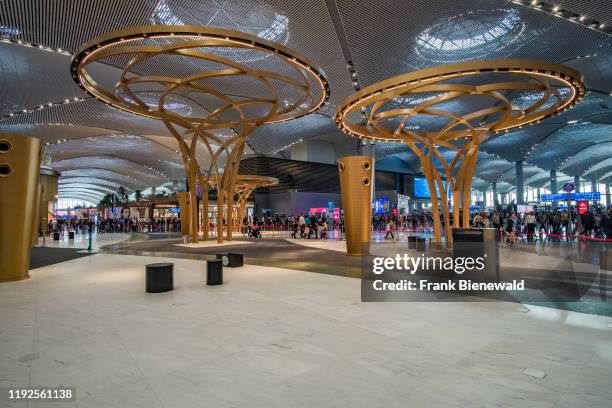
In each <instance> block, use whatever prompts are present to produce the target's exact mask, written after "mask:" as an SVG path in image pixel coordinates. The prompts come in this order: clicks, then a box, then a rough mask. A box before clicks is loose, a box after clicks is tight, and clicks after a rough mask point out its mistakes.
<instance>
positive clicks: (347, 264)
mask: <svg viewBox="0 0 612 408" xmlns="http://www.w3.org/2000/svg"><path fill="white" fill-rule="evenodd" d="M396 238H397V240H384V233H374V239H373V242H372V245H371V246H372V250H373V253H377V254H380V255H385V256H394V255H395V254H397V253H405V252H406V253H408V254H409V255H411V256H419V254H418V253H416V252H415V251H408V250H407V243H406V237H405V235H403V233H401V234H400V235H399V236H397V237H396ZM181 242H182V240H181V239H180V238H179V237H177V236H176V235H171V234H136V235H135V236H134V237H133V238H132V239H130V240H127V241H123V242H120V243H118V244H115V245H111V246H109V247H106V248H105V249H103V251H104V252H107V253H115V254H125V255H144V256H159V257H178V258H184V259H198V260H204V259H208V258H211V257H213V256H214V255H215V254H217V253H220V252H239V253H242V254H244V256H245V262H246V263H247V264H251V265H263V266H272V267H279V268H287V269H297V270H303V271H310V272H318V273H325V274H332V275H339V276H345V277H353V278H360V277H361V276H362V271H361V266H362V265H361V259H360V258H359V257H350V256H347V255H346V254H345V253H344V250H345V241H341V240H320V239H319V240H317V239H281V238H278V237H271V236H267V237H264V238H261V239H251V240H249V241H246V242H251V243H252V244H253V245H240V244H239V242H245V238H240V241H239V242H236V243H235V244H232V243H231V242H225V243H224V245H223V246H221V247H219V246H217V245H216V244H215V243H214V242H213V241H209V242H206V243H202V244H200V243H199V244H198V247H184V246H177V245H176V244H179V243H181ZM593 245H594V246H595V245H597V244H593ZM586 252H588V251H586ZM591 252H593V251H591ZM597 253H598V252H597ZM553 254H554V252H552V253H551V255H542V254H537V253H535V252H528V251H523V250H521V249H517V248H509V247H506V246H504V245H501V246H500V264H501V271H502V278H504V279H505V278H508V279H509V281H511V280H512V279H525V280H526V282H528V287H529V289H530V290H527V291H524V292H522V293H520V296H518V297H516V296H513V298H514V299H515V301H517V302H520V303H528V304H532V305H539V306H548V307H552V308H561V309H567V310H572V311H579V312H585V313H593V314H599V315H604V316H612V303H611V302H610V301H609V299H610V296H611V295H612V276H610V275H611V274H610V272H609V271H608V272H606V271H600V270H599V267H598V265H593V263H585V262H582V261H580V260H576V259H575V258H574V257H568V259H564V258H559V257H556V256H554V255H553ZM449 255H450V254H449ZM590 260H591V261H594V260H596V261H597V262H596V263H598V259H597V258H596V257H594V258H591V259H590ZM504 299H510V298H509V297H504Z"/></svg>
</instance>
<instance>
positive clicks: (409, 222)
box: [48, 207, 612, 244]
mask: <svg viewBox="0 0 612 408" xmlns="http://www.w3.org/2000/svg"><path fill="white" fill-rule="evenodd" d="M451 217H452V213H451ZM451 222H452V221H451ZM433 223H434V222H433V215H432V213H431V212H428V211H418V212H413V213H411V214H409V215H401V216H399V217H392V216H389V215H379V214H376V215H373V217H372V228H373V230H375V231H380V232H385V239H395V234H394V231H398V230H400V231H408V232H431V231H432V230H433ZM441 223H442V225H443V224H444V219H443V217H441ZM223 225H224V227H225V220H224V221H223ZM471 226H473V227H477V228H497V229H500V230H501V231H503V233H504V235H505V239H506V242H507V243H509V244H513V243H515V242H516V241H517V240H518V239H525V240H526V241H527V242H533V241H535V240H538V239H542V238H543V237H544V236H549V237H552V238H572V237H575V236H578V235H582V236H586V237H592V238H599V239H612V207H610V208H608V209H607V210H605V209H598V208H595V209H594V210H593V209H591V210H589V211H587V212H586V213H584V214H582V215H580V216H579V215H578V214H577V213H576V212H575V211H567V210H558V209H553V210H550V209H548V210H545V209H538V210H535V211H529V212H527V213H519V212H516V211H514V209H513V208H512V207H508V208H507V209H499V210H489V211H479V212H475V213H473V214H472V217H471ZM209 228H210V231H211V232H214V231H215V230H216V219H211V220H210V225H209ZM237 228H240V229H241V230H242V232H244V233H245V234H247V235H248V236H249V237H253V238H259V237H261V236H262V231H264V230H273V231H287V232H288V233H289V236H290V237H291V238H295V239H298V238H301V239H328V238H334V237H341V236H342V233H343V232H344V219H343V218H342V217H340V218H338V219H335V218H333V217H331V216H329V215H328V214H317V215H313V214H300V215H290V216H287V215H284V214H283V215H273V216H254V217H248V218H245V219H244V220H243V222H242V225H241V226H237ZM48 229H49V230H48V233H50V234H51V233H53V232H61V233H67V232H68V231H76V232H83V233H85V232H87V231H88V230H89V229H91V230H92V231H95V232H98V233H113V232H123V233H129V232H168V233H180V232H181V223H180V219H179V218H176V217H173V218H159V219H153V220H143V219H137V218H117V219H99V220H98V221H97V222H95V223H94V222H92V221H91V220H89V219H74V218H72V219H63V220H54V221H52V222H50V223H49V226H48ZM330 231H337V232H338V233H337V234H333V235H332V236H331V237H330Z"/></svg>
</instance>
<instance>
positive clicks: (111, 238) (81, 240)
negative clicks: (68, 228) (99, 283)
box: [38, 233, 132, 252]
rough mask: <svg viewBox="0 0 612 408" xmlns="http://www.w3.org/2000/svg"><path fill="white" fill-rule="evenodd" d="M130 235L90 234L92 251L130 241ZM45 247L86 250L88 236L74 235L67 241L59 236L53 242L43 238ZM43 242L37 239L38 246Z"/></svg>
mask: <svg viewBox="0 0 612 408" xmlns="http://www.w3.org/2000/svg"><path fill="white" fill-rule="evenodd" d="M131 236H132V235H131V234H124V233H112V234H92V235H91V237H92V250H93V251H94V252H96V251H98V250H99V249H100V248H101V247H103V246H105V245H112V244H116V243H119V242H122V241H125V240H128V239H130V237H131ZM44 242H45V244H44V246H45V247H48V248H79V249H87V247H88V246H89V236H88V235H87V234H77V233H75V234H74V239H68V234H63V235H61V236H60V240H59V241H53V239H52V238H51V239H49V237H46V238H45V241H44ZM42 244H43V240H42V238H39V239H38V245H39V246H42Z"/></svg>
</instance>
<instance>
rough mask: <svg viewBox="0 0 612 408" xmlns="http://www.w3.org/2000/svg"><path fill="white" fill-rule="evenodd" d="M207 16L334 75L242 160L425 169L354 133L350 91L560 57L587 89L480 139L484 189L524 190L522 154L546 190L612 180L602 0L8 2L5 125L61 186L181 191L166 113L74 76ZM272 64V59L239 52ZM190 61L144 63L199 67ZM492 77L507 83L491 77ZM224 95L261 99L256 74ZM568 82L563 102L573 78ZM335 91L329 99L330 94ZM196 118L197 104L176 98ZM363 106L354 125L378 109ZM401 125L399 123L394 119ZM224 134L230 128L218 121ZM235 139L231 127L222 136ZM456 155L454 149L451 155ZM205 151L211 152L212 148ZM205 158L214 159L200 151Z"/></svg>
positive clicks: (479, 182)
mask: <svg viewBox="0 0 612 408" xmlns="http://www.w3.org/2000/svg"><path fill="white" fill-rule="evenodd" d="M156 24H157V25H171V26H191V25H193V26H209V27H213V28H214V27H217V28H223V29H229V30H236V31H241V32H244V33H247V34H251V35H253V36H255V37H258V38H260V39H262V40H267V41H272V42H275V43H277V44H280V45H281V46H283V47H287V48H288V49H292V50H295V51H297V52H299V53H300V54H302V55H304V56H306V57H307V58H308V59H310V60H312V61H315V62H316V63H317V64H318V66H319V67H320V69H321V71H322V72H323V74H324V76H325V78H326V79H327V81H328V83H329V89H327V90H326V92H328V95H326V96H325V103H324V104H323V105H321V106H319V107H318V109H316V111H314V112H312V113H309V114H307V115H305V116H302V117H300V118H298V119H295V120H291V121H287V122H282V123H272V124H266V125H263V126H260V127H258V128H257V129H256V130H255V131H254V132H253V134H252V135H251V136H250V137H249V139H248V146H247V148H246V149H245V152H244V157H249V156H250V155H254V154H263V155H270V156H273V157H283V158H289V157H291V153H290V151H291V149H293V148H295V146H297V145H299V144H300V143H308V142H309V141H310V140H322V141H325V142H327V144H328V145H329V146H330V148H331V149H334V150H335V152H336V153H337V155H340V154H341V153H343V154H346V153H348V154H351V153H354V152H355V150H356V148H357V143H367V144H370V143H373V149H374V154H375V157H376V160H377V165H380V166H384V167H385V168H391V169H393V168H396V169H397V170H398V171H408V172H411V173H418V172H420V171H421V170H420V164H419V160H418V158H417V156H416V155H414V154H413V153H412V152H411V151H410V150H409V149H408V147H406V145H405V144H403V143H395V142H393V141H389V140H381V141H357V142H356V139H353V138H350V137H349V136H347V135H345V134H344V133H342V132H341V131H340V130H339V129H338V128H337V127H336V124H335V121H334V120H335V115H336V112H337V110H338V108H339V107H340V106H341V103H342V101H343V100H345V99H346V98H348V97H349V96H350V95H352V94H353V93H355V92H356V91H359V90H360V89H363V88H367V87H368V86H370V85H373V84H375V83H377V82H379V81H382V80H385V79H388V78H392V77H395V76H398V75H402V74H407V73H410V72H413V71H417V70H422V69H426V68H432V67H437V66H440V65H445V64H456V63H464V62H468V61H477V60H494V59H536V60H543V61H548V62H551V63H556V64H562V65H564V66H566V67H569V68H572V69H574V70H575V71H577V72H579V73H580V74H581V75H582V81H583V82H584V84H585V86H586V90H585V95H584V97H583V99H582V100H581V101H580V102H579V103H578V104H577V105H575V106H573V107H572V108H571V109H567V110H565V111H563V112H562V113H560V114H558V115H555V116H551V117H547V118H545V119H543V120H541V121H539V122H537V123H534V124H531V125H528V126H523V127H520V128H513V129H508V130H507V131H500V132H497V133H495V134H493V135H492V136H491V137H490V138H488V139H487V140H486V141H485V142H484V143H482V145H481V147H480V152H479V155H478V160H477V165H476V170H475V179H474V183H473V187H474V188H475V189H479V190H485V189H487V188H489V187H490V185H491V183H493V182H496V183H497V190H498V192H500V193H504V192H508V191H512V190H513V189H514V185H513V183H514V178H515V173H514V169H515V162H517V161H522V162H523V163H524V170H523V171H524V177H525V183H526V185H530V186H533V187H544V188H548V187H549V181H550V171H551V170H556V171H557V182H558V185H562V184H563V182H564V181H569V180H573V179H574V177H581V178H582V179H583V180H587V181H589V182H590V181H594V180H597V181H599V182H602V183H610V182H612V7H609V4H606V2H602V1H599V0H585V1H572V0H558V1H556V2H552V1H548V2H539V1H531V0H530V1H505V0H504V1H502V0H459V1H457V0H453V1H450V0H432V1H428V2H422V1H416V0H412V1H404V2H399V1H391V0H377V1H371V2H358V1H353V0H292V1H283V0H270V1H258V0H257V1H256V0H241V1H223V2H202V1H197V0H138V1H137V0H122V1H82V0H62V1H59V0H56V1H51V0H37V1H34V0H31V1H26V0H4V1H2V2H0V56H1V58H0V72H1V74H2V75H1V76H0V78H1V79H0V81H1V82H0V132H12V133H20V134H24V135H32V136H35V137H38V138H40V139H41V140H42V141H43V143H44V144H45V163H46V164H47V165H49V166H51V167H53V168H54V169H56V170H58V171H60V172H61V173H62V178H61V181H60V196H61V197H64V198H76V199H81V200H85V201H89V202H93V203H96V202H97V201H99V200H100V199H101V198H102V197H103V196H104V195H105V194H107V193H109V192H115V191H117V190H118V189H119V187H124V188H125V189H126V191H127V192H128V193H132V192H134V191H136V190H145V189H146V188H148V187H157V188H159V189H161V190H164V189H167V190H171V189H172V188H173V187H175V186H176V181H177V180H184V178H185V171H184V168H183V163H182V159H181V156H180V153H179V147H178V145H177V143H176V141H175V139H174V138H173V137H172V135H171V134H170V133H169V131H168V130H167V128H166V127H165V126H164V124H163V123H161V121H159V120H156V119H154V118H150V117H146V116H142V115H134V114H132V113H129V112H125V111H121V110H118V109H116V108H114V107H112V106H109V105H107V104H105V103H103V102H101V101H100V100H98V99H96V98H93V97H91V96H90V95H89V94H87V93H86V92H84V91H83V90H82V89H81V88H80V87H79V86H77V84H76V83H75V82H74V81H73V78H72V72H71V59H72V58H73V56H74V54H75V53H76V52H77V50H79V49H80V48H81V47H82V46H83V45H84V44H86V43H88V42H89V41H91V40H92V39H93V38H95V37H97V36H100V35H104V34H106V33H109V32H113V31H117V30H123V29H129V28H133V27H136V26H144V25H156ZM233 57H236V58H238V59H240V58H242V62H244V63H248V64H251V65H253V66H257V67H259V68H261V69H265V67H266V64H269V63H270V61H268V59H267V58H265V57H261V56H257V55H254V54H252V55H248V54H246V53H245V54H244V55H233ZM123 62H124V61H122V60H119V59H117V60H115V61H113V60H112V59H107V60H105V61H100V62H96V63H93V64H91V66H90V67H89V69H90V70H91V72H92V73H93V74H95V76H96V78H100V80H101V81H105V80H106V81H111V83H112V81H113V78H116V75H117V74H118V73H119V72H120V67H121V64H122V63H123ZM190 64H192V62H189V61H188V60H187V59H185V60H184V61H183V60H181V59H178V60H173V61H172V63H171V64H164V61H163V59H162V60H159V61H158V62H157V64H150V65H148V66H143V67H140V68H141V72H140V74H151V73H156V74H161V73H163V72H164V70H169V69H170V70H172V72H176V73H184V72H190V71H191V70H193V69H194V66H192V65H190ZM492 80H495V78H494V76H492ZM226 91H227V92H228V93H231V94H232V95H233V96H234V97H237V98H240V97H241V95H244V94H248V95H252V94H253V92H254V90H253V89H250V88H249V85H248V84H246V83H244V84H241V83H236V84H234V85H233V86H232V85H231V84H230V83H229V82H228V84H227V88H226ZM555 91H556V92H557V93H558V94H559V95H561V96H563V97H566V96H567V93H568V92H570V89H569V87H565V86H563V85H562V84H561V85H557V86H556V88H555ZM504 96H505V97H506V98H507V99H508V100H509V101H510V102H511V103H512V105H513V106H515V107H516V108H517V109H524V108H525V107H527V106H530V105H532V104H533V101H536V100H538V99H541V97H542V94H541V93H539V92H537V91H530V90H524V89H523V90H514V91H512V90H510V91H507V92H505V93H504ZM327 97H328V98H327ZM434 98H436V94H435V93H434V92H432V93H429V94H418V95H410V96H406V97H398V98H395V100H393V101H391V102H390V103H389V104H388V105H389V106H387V107H386V109H395V108H398V107H400V106H401V107H404V108H410V107H414V106H418V105H421V104H423V103H424V102H427V101H428V100H432V99H434ZM171 103H172V104H173V109H175V110H177V111H178V112H182V113H184V114H190V113H191V112H190V111H189V109H192V108H191V107H190V106H189V104H186V103H183V102H181V101H180V100H178V99H177V100H175V101H171ZM480 104H482V100H481V99H479V98H478V97H476V96H475V97H473V98H462V100H461V101H456V102H449V103H447V104H446V106H444V108H445V109H449V110H451V111H452V112H455V113H457V114H462V113H465V112H471V111H474V110H477V109H478V107H479V106H480ZM367 114H368V112H366V111H361V112H359V111H357V112H354V113H353V115H354V117H352V118H350V119H352V120H358V119H359V118H360V115H362V116H361V117H362V118H365V117H366V116H367ZM422 116H423V117H421V118H419V119H418V120H415V121H410V123H409V124H407V127H406V129H405V130H407V131H415V132H418V133H427V132H428V131H435V129H439V128H440V126H441V123H440V122H439V120H440V119H439V118H435V117H432V116H431V117H428V116H427V115H422ZM388 125H389V126H390V127H393V126H394V124H393V123H388ZM218 132H219V135H218V136H219V137H223V136H224V135H223V132H231V129H225V130H223V129H219V130H218ZM225 136H227V135H225ZM441 150H443V154H444V155H445V156H446V155H448V157H452V155H453V154H454V153H453V151H452V149H448V150H447V151H444V148H441ZM202 155H205V154H204V152H202ZM202 160H203V162H205V157H203V158H202Z"/></svg>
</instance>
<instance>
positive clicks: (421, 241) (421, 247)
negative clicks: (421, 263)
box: [415, 237, 427, 252]
mask: <svg viewBox="0 0 612 408" xmlns="http://www.w3.org/2000/svg"><path fill="white" fill-rule="evenodd" d="M415 244H416V246H415V248H416V250H417V251H421V252H425V249H426V247H427V245H426V239H425V238H421V237H416V242H415Z"/></svg>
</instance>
